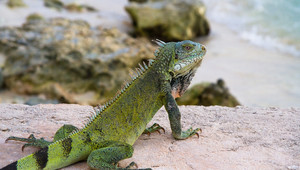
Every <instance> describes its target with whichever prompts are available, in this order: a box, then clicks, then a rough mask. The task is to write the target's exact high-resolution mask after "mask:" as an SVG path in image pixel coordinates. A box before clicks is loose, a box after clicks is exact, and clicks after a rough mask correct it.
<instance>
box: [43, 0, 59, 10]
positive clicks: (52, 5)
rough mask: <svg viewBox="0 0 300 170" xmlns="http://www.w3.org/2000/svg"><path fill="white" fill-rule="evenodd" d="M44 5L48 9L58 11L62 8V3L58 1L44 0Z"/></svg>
mask: <svg viewBox="0 0 300 170" xmlns="http://www.w3.org/2000/svg"><path fill="white" fill-rule="evenodd" d="M44 5H45V6H46V7H48V8H53V9H56V10H59V11H60V10H62V9H63V8H64V3H63V2H61V1H60V0H44Z"/></svg>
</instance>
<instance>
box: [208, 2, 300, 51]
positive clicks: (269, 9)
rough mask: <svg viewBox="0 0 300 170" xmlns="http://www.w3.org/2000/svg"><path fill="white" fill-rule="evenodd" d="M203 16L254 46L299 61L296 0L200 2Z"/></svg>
mask: <svg viewBox="0 0 300 170" xmlns="http://www.w3.org/2000/svg"><path fill="white" fill-rule="evenodd" d="M203 1H204V3H205V5H206V7H207V9H208V10H207V15H208V17H209V18H210V19H213V20H215V21H217V22H219V23H222V24H226V25H227V26H229V27H230V28H231V29H233V30H234V31H236V32H237V33H238V34H239V35H240V36H241V37H242V38H244V39H246V40H249V41H250V42H251V43H253V44H256V45H258V46H261V47H264V48H267V49H271V50H279V51H282V52H284V53H288V54H291V55H293V56H297V57H300V0H222V1H220V0H203Z"/></svg>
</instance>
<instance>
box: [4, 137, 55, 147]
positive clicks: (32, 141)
mask: <svg viewBox="0 0 300 170" xmlns="http://www.w3.org/2000/svg"><path fill="white" fill-rule="evenodd" d="M9 140H14V141H21V142H27V143H26V144H24V145H23V146H22V151H23V150H24V148H26V147H28V146H36V147H39V148H44V147H46V146H48V145H50V144H51V143H52V142H49V141H46V140H45V139H44V138H41V139H36V138H35V137H34V135H33V134H31V135H30V136H29V137H28V138H20V137H15V136H10V137H8V138H7V139H6V140H5V142H7V141H9Z"/></svg>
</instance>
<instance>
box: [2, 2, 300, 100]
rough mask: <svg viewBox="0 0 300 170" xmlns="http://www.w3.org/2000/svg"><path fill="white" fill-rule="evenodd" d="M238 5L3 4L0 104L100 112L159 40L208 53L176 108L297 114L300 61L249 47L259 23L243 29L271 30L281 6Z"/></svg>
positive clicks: (268, 40)
mask: <svg viewBox="0 0 300 170" xmlns="http://www.w3.org/2000/svg"><path fill="white" fill-rule="evenodd" d="M233 1H234V2H231V1H229V0H225V1H224V2H219V1H215V0H212V1H207V0H129V1H124V0H115V1H109V0H103V1H96V0H88V1H75V0H61V1H60V0H44V1H31V0H23V1H22V0H3V1H0V102H2V103H27V104H37V103H79V104H90V105H96V104H102V103H104V102H105V101H107V100H109V99H110V98H112V97H113V96H114V95H115V93H116V92H117V90H118V89H120V87H121V86H122V84H123V81H124V80H128V79H129V72H130V71H129V70H130V69H134V68H135V67H136V66H137V65H138V63H140V62H147V60H148V59H151V58H153V57H154V55H153V52H154V50H155V49H156V48H157V47H156V46H155V45H154V44H153V43H152V42H151V40H152V39H156V38H159V39H162V40H165V41H178V40H184V39H191V40H193V41H197V42H200V43H202V44H205V45H206V46H207V49H208V52H207V54H206V56H205V58H204V61H203V64H202V66H201V68H200V69H199V70H198V72H197V74H196V75H195V78H194V80H193V82H192V85H191V88H190V89H189V90H188V91H187V93H186V94H185V95H184V96H183V97H182V98H181V99H177V101H178V103H180V104H184V105H188V104H196V105H224V106H236V105H240V104H244V105H247V106H299V105H300V104H299V103H300V102H297V101H300V100H299V99H300V89H299V88H300V86H299V83H300V82H299V81H300V76H299V75H300V74H299V72H300V69H299V67H298V66H299V65H300V60H299V58H295V57H294V56H290V55H289V54H288V53H284V50H283V51H280V50H282V49H283V48H278V49H275V47H274V48H273V47H267V48H264V45H265V44H267V45H270V44H271V45H272V42H270V39H261V41H262V42H263V43H262V45H259V46H255V45H253V44H251V43H252V40H253V39H251V40H249V39H246V41H245V40H244V39H243V38H244V37H248V38H249V36H248V35H250V34H248V32H247V31H248V29H249V28H253V27H255V26H256V27H257V29H258V28H260V27H259V26H260V25H259V24H260V23H248V25H245V26H244V27H243V22H241V21H248V20H251V19H256V18H254V17H258V16H263V17H265V18H263V19H265V20H261V21H257V22H271V18H270V16H269V15H267V13H266V12H267V11H268V10H269V9H268V7H273V8H274V9H275V8H277V7H276V4H277V3H281V0H280V2H276V3H275V2H269V0H263V1H260V2H255V3H254V2H251V3H250V2H248V0H246V1H243V2H242V1H239V0H233ZM255 4H260V7H261V8H259V9H264V11H259V9H258V8H257V9H256V6H255ZM252 5H254V9H255V10H256V11H255V10H254V11H252V13H250V12H248V7H251V6H252ZM284 5H289V3H284ZM292 7H293V8H297V6H295V5H292ZM240 9H243V10H240ZM289 9H290V8H289ZM295 11H299V10H295ZM295 11H294V9H290V10H289V11H287V13H288V12H290V13H293V12H294V13H293V14H296V13H297V12H295ZM274 15H275V14H274ZM276 16H277V14H276ZM281 16H285V15H284V14H282V15H278V17H281ZM292 16H293V15H292ZM226 17H227V18H226ZM247 17H248V18H247ZM268 17H269V18H268ZM207 18H208V19H207ZM261 19H262V18H261ZM240 20H241V21H240ZM252 21H256V20H252ZM236 23H238V24H236ZM235 24H236V25H235ZM251 24H252V25H251ZM269 25H272V24H269ZM281 25H283V24H281ZM293 25H294V26H295V28H297V24H296V23H294V24H293ZM231 28H233V31H232V30H230V29H231ZM234 28H238V29H234ZM276 29H279V27H275V26H274V30H276ZM291 29H292V28H291ZM272 31H273V30H270V31H269V32H264V34H263V35H269V33H272ZM293 32H294V35H295V37H297V35H298V33H297V32H295V31H293ZM256 33H257V34H255V35H253V36H252V37H251V36H250V38H253V37H255V36H259V31H257V32H256ZM283 34H284V35H287V37H289V34H287V33H283ZM240 35H242V36H240ZM245 35H247V36H245ZM251 35H252V34H251ZM270 35H271V34H270ZM272 35H273V34H272ZM248 41H249V42H248ZM295 41H296V40H295ZM294 44H295V43H294ZM296 44H297V43H296ZM278 47H279V46H278ZM280 47H281V46H280ZM288 47H290V48H291V49H292V48H293V49H294V46H292V45H291V44H290V45H289V46H288ZM287 49H288V48H287ZM295 49H297V48H295ZM276 50H279V52H278V51H276ZM297 54H298V53H297V50H294V53H293V55H295V56H297ZM299 54H300V53H299ZM219 78H222V80H218V81H217V83H213V82H215V81H216V80H217V79H219ZM225 82H226V86H225ZM199 83H201V84H199ZM192 86H193V87H192ZM232 93H233V94H232ZM234 96H236V97H234Z"/></svg>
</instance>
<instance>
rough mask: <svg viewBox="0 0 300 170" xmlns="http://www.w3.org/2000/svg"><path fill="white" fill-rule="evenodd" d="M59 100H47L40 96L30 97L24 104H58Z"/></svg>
mask: <svg viewBox="0 0 300 170" xmlns="http://www.w3.org/2000/svg"><path fill="white" fill-rule="evenodd" d="M58 103H59V102H58V100H47V99H43V98H40V97H30V98H29V99H28V100H27V101H26V102H25V103H24V104H26V105H30V106H32V105H37V104H58Z"/></svg>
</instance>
